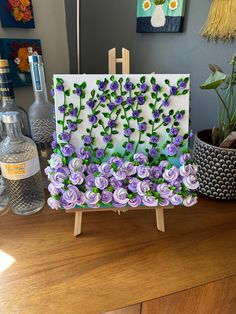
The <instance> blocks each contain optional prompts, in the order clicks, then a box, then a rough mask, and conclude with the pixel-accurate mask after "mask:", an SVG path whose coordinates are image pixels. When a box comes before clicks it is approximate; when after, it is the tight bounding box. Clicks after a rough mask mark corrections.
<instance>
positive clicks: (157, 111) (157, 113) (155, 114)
mask: <svg viewBox="0 0 236 314" xmlns="http://www.w3.org/2000/svg"><path fill="white" fill-rule="evenodd" d="M152 116H153V118H154V119H157V118H159V117H160V111H159V110H154V111H153V113H152Z"/></svg>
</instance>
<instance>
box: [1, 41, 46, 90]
mask: <svg viewBox="0 0 236 314" xmlns="http://www.w3.org/2000/svg"><path fill="white" fill-rule="evenodd" d="M0 54H1V58H3V59H8V61H9V65H10V71H11V77H12V81H13V86H14V87H21V86H27V85H31V84H32V81H31V74H30V66H29V62H28V56H29V55H31V54H39V55H41V54H42V49H41V42H40V40H39V39H5V38H3V39H0Z"/></svg>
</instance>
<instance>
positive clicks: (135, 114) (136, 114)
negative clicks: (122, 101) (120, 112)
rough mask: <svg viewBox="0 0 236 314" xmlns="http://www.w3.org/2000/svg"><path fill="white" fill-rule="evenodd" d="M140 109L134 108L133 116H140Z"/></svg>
mask: <svg viewBox="0 0 236 314" xmlns="http://www.w3.org/2000/svg"><path fill="white" fill-rule="evenodd" d="M139 114H140V113H139V111H138V110H134V111H133V112H132V116H133V118H138V117H139Z"/></svg>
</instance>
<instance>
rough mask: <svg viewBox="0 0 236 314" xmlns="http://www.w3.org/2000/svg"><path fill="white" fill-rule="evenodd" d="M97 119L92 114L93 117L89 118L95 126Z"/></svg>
mask: <svg viewBox="0 0 236 314" xmlns="http://www.w3.org/2000/svg"><path fill="white" fill-rule="evenodd" d="M97 119H98V118H97V117H96V116H95V115H94V114H92V115H91V116H89V122H90V123H92V124H95V123H96V122H97Z"/></svg>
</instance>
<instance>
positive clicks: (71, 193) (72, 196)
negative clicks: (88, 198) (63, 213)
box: [62, 184, 80, 209]
mask: <svg viewBox="0 0 236 314" xmlns="http://www.w3.org/2000/svg"><path fill="white" fill-rule="evenodd" d="M79 196H80V191H79V189H78V188H77V187H76V186H74V185H71V184H69V185H68V186H67V190H66V191H65V192H64V193H63V195H62V197H63V200H64V201H65V202H66V203H67V204H68V207H70V206H71V208H74V207H75V206H76V205H77V202H78V199H79ZM68 207H67V209H68Z"/></svg>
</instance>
